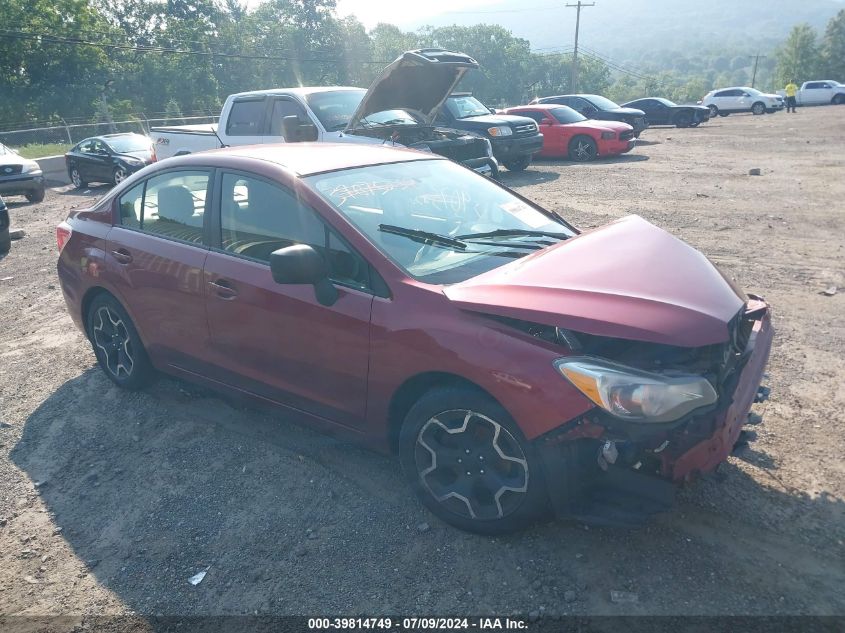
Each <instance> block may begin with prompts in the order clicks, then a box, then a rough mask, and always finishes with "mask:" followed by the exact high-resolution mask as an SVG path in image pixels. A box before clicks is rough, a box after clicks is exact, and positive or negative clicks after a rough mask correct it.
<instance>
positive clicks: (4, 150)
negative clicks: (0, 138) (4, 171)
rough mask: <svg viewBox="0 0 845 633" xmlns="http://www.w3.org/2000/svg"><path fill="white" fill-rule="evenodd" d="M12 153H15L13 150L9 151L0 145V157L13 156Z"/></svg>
mask: <svg viewBox="0 0 845 633" xmlns="http://www.w3.org/2000/svg"><path fill="white" fill-rule="evenodd" d="M14 153H15V152H14V150H12V149H9V148H8V147H6V146H5V145H3V143H0V156H3V155H5V154H14Z"/></svg>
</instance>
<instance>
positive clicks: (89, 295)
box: [80, 286, 123, 339]
mask: <svg viewBox="0 0 845 633" xmlns="http://www.w3.org/2000/svg"><path fill="white" fill-rule="evenodd" d="M100 295H108V296H110V297H111V298H112V299H114V300H115V301H117V302H118V303H120V305H123V303H121V301H120V299H118V298H117V297H116V296H114V294H113V293H111V292H109V291H108V290H107V289H106V288H103V287H102V286H92V287H91V288H89V289H88V290H86V291H85V295H84V296H83V297H82V304H81V310H80V312H81V316H82V324H83V326H84V328H85V336H87V337H88V338H89V339H90V338H91V333H90V332H89V331H88V310H90V309H91V304H92V303H94V299H96V298H97V297H99V296H100Z"/></svg>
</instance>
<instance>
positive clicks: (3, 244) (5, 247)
mask: <svg viewBox="0 0 845 633" xmlns="http://www.w3.org/2000/svg"><path fill="white" fill-rule="evenodd" d="M11 249H12V238H11V237H9V227H8V226H7V227H6V228H5V229H3V230H2V231H0V253H8V252H9V251H10V250H11Z"/></svg>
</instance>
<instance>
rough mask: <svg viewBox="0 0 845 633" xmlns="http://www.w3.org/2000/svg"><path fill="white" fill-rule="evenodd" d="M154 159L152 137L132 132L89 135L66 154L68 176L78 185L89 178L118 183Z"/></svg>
mask: <svg viewBox="0 0 845 633" xmlns="http://www.w3.org/2000/svg"><path fill="white" fill-rule="evenodd" d="M154 160H155V158H154V154H153V144H152V141H150V139H149V138H148V137H146V136H143V135H141V134H133V133H127V134H106V135H104V136H94V137H91V138H86V139H85V140H84V141H80V142H79V143H77V144H76V146H75V147H73V149H71V150H70V151H69V152H68V153H67V154H65V164H66V165H67V173H68V176H70V180H71V182H73V184H74V186H75V187H77V188H82V187H87V186H88V183H89V182H110V183H114V184H118V183H120V182H123V181H124V180H125V179H126V178H127V177H128V176H129V175H130V174H132V173H134V172H136V171H138V170H139V169H141V168H143V167H145V166H147V165H149V164H150V163H152V162H153V161H154Z"/></svg>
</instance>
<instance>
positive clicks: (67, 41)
mask: <svg viewBox="0 0 845 633" xmlns="http://www.w3.org/2000/svg"><path fill="white" fill-rule="evenodd" d="M0 38H5V39H18V40H21V39H23V40H36V41H38V42H39V43H41V44H58V45H67V46H91V47H94V48H103V49H113V50H126V51H134V52H138V53H164V54H169V55H194V56H199V57H212V58H215V57H217V58H225V59H251V60H264V61H295V62H313V63H327V64H342V63H347V62H348V61H349V60H342V59H337V58H322V59H321V58H310V57H296V56H281V55H249V54H245V53H223V52H220V51H214V50H208V51H192V50H186V49H179V48H169V47H163V46H137V45H130V44H112V43H108V42H94V41H90V40H83V39H81V38H66V37H59V36H55V35H49V34H45V33H27V32H24V31H11V30H8V29H0ZM355 63H358V64H380V65H382V66H384V65H387V64H389V63H390V62H384V61H363V60H360V61H356V62H355Z"/></svg>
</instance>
